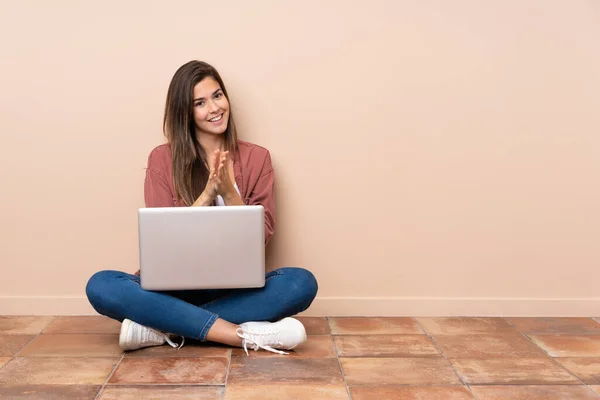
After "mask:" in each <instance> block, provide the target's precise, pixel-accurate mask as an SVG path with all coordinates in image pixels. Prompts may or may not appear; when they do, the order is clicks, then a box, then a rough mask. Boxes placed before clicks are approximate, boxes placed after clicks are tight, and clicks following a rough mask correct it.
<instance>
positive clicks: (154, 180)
mask: <svg viewBox="0 0 600 400" xmlns="http://www.w3.org/2000/svg"><path fill="white" fill-rule="evenodd" d="M144 200H145V202H146V207H173V194H172V193H171V190H170V189H169V184H168V183H167V180H166V179H165V177H164V175H163V174H162V173H161V172H159V171H157V170H155V169H153V168H148V169H147V170H146V179H145V181H144Z"/></svg>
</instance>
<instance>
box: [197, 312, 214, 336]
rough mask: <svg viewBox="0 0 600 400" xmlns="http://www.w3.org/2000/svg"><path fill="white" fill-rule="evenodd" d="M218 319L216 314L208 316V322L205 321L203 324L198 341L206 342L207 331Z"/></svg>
mask: <svg viewBox="0 0 600 400" xmlns="http://www.w3.org/2000/svg"><path fill="white" fill-rule="evenodd" d="M218 318H219V316H218V315H217V314H212V315H211V316H210V318H209V319H208V321H206V323H205V324H204V326H203V327H202V329H201V330H200V338H199V339H200V340H201V341H202V342H205V341H206V335H207V334H208V331H209V330H210V328H211V327H212V326H213V324H214V323H215V321H216V320H217V319H218Z"/></svg>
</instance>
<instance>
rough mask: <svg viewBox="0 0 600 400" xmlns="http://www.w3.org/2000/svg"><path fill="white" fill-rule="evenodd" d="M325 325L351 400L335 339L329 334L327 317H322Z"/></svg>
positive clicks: (329, 328)
mask: <svg viewBox="0 0 600 400" xmlns="http://www.w3.org/2000/svg"><path fill="white" fill-rule="evenodd" d="M324 318H325V323H326V324H327V330H328V331H329V337H330V338H331V342H332V343H333V350H334V351H335V359H336V360H337V362H338V367H339V368H340V373H341V374H342V378H343V379H344V386H346V393H348V399H350V400H352V394H351V393H350V387H349V386H348V382H347V381H346V374H345V373H344V368H342V361H341V360H340V354H339V352H338V348H337V345H336V344H335V338H334V337H333V335H332V334H331V326H330V325H329V317H324Z"/></svg>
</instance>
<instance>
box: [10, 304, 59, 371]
mask: <svg viewBox="0 0 600 400" xmlns="http://www.w3.org/2000/svg"><path fill="white" fill-rule="evenodd" d="M52 317H53V319H52V320H51V321H50V322H48V325H46V326H45V327H43V328H42V329H41V330H40V331H39V332H38V333H37V334H36V335H33V337H32V338H31V340H30V341H29V342H27V343H25V345H24V346H23V347H21V349H19V351H17V352H16V353H15V354H14V355H13V356H12V357H10V358H9V359H8V361H7V362H5V363H4V365H2V366H0V369H2V368H4V367H5V366H7V365H8V363H10V362H11V361H12V360H14V359H15V358H17V356H18V355H19V354H21V352H22V351H23V350H25V347H27V346H29V345H30V344H31V342H33V341H34V340H35V339H37V338H38V336H40V335H41V334H42V332H44V331H45V330H46V328H48V327H49V326H50V324H52V323H53V322H54V321H56V319H57V317H56V316H54V315H53V316H52ZM18 335H27V334H25V333H22V334H18Z"/></svg>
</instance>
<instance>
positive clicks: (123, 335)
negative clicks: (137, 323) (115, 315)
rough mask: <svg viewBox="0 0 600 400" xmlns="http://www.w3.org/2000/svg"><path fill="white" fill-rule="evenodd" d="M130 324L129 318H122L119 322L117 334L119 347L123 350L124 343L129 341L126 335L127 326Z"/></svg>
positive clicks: (127, 334)
mask: <svg viewBox="0 0 600 400" xmlns="http://www.w3.org/2000/svg"><path fill="white" fill-rule="evenodd" d="M130 325H131V320H129V319H124V320H123V322H122V323H121V333H120V334H119V347H121V348H122V349H123V350H127V349H126V345H127V342H128V341H129V340H128V339H129V338H128V336H129V326H130Z"/></svg>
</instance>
